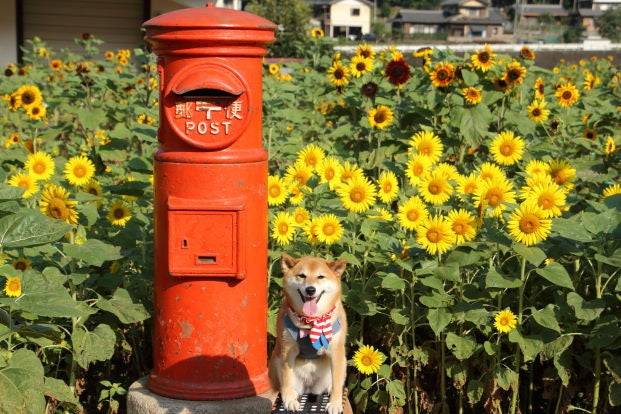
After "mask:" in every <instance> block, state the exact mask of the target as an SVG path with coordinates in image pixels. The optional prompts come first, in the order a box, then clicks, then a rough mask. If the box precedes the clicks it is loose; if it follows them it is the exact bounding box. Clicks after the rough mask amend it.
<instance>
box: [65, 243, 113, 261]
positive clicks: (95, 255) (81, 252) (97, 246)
mask: <svg viewBox="0 0 621 414" xmlns="http://www.w3.org/2000/svg"><path fill="white" fill-rule="evenodd" d="M63 252H65V254H67V255H68V256H71V257H73V258H75V259H78V260H82V261H83V262H84V263H86V264H87V265H91V266H101V265H102V264H103V263H104V262H106V261H112V260H118V259H120V258H122V257H123V255H122V254H121V248H120V247H118V246H113V245H111V244H107V243H104V242H102V241H101V240H97V239H88V240H87V241H86V242H85V243H84V244H68V243H64V244H63Z"/></svg>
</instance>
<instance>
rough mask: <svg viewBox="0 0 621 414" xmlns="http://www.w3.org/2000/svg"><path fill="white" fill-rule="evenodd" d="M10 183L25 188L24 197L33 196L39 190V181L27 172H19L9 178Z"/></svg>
mask: <svg viewBox="0 0 621 414" xmlns="http://www.w3.org/2000/svg"><path fill="white" fill-rule="evenodd" d="M9 185H11V186H13V187H20V188H23V189H24V192H23V193H22V197H23V198H30V197H32V196H33V195H34V194H35V193H36V192H37V191H39V186H38V185H37V181H36V180H35V179H34V178H33V177H32V176H30V175H28V174H25V173H17V174H15V175H14V176H12V177H11V178H10V179H9Z"/></svg>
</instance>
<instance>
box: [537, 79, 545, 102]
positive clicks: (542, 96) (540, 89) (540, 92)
mask: <svg viewBox="0 0 621 414" xmlns="http://www.w3.org/2000/svg"><path fill="white" fill-rule="evenodd" d="M545 97H546V95H545V93H544V84H543V78H537V79H536V80H535V99H538V100H543V99H545Z"/></svg>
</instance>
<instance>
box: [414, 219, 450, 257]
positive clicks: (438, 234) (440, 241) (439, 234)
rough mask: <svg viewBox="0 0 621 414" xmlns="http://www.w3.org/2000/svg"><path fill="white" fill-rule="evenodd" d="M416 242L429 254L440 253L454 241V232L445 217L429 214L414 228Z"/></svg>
mask: <svg viewBox="0 0 621 414" xmlns="http://www.w3.org/2000/svg"><path fill="white" fill-rule="evenodd" d="M416 242H417V243H418V244H420V245H421V246H423V247H424V248H425V250H427V253H429V254H436V253H438V254H442V253H444V252H446V251H448V249H450V248H451V246H452V245H453V244H454V243H455V233H453V231H452V230H451V224H450V223H449V222H448V220H447V219H446V218H444V217H442V216H433V217H431V216H430V217H427V218H426V219H425V220H423V221H422V222H421V224H420V225H419V226H418V227H417V228H416Z"/></svg>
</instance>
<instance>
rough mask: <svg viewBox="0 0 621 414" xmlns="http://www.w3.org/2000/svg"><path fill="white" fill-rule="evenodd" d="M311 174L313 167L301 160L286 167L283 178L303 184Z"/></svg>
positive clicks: (299, 184)
mask: <svg viewBox="0 0 621 414" xmlns="http://www.w3.org/2000/svg"><path fill="white" fill-rule="evenodd" d="M312 176H313V169H312V168H311V167H309V166H308V165H306V163H304V162H303V161H301V160H298V161H296V162H295V163H294V164H293V165H290V166H288V167H287V170H286V172H285V179H286V180H287V181H289V182H292V183H295V184H296V185H298V186H304V185H306V183H307V182H308V180H310V178H311V177H312Z"/></svg>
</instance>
